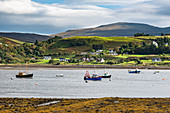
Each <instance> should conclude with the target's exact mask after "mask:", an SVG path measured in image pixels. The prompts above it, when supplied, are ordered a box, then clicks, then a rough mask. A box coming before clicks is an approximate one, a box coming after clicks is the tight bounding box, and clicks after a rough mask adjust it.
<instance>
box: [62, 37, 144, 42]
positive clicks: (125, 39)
mask: <svg viewBox="0 0 170 113" xmlns="http://www.w3.org/2000/svg"><path fill="white" fill-rule="evenodd" d="M72 39H87V40H88V39H89V40H101V41H114V42H141V41H143V40H141V39H138V38H134V37H99V36H75V37H70V38H64V39H63V40H72Z"/></svg>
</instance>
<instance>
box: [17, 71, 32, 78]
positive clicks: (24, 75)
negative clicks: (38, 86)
mask: <svg viewBox="0 0 170 113" xmlns="http://www.w3.org/2000/svg"><path fill="white" fill-rule="evenodd" d="M32 76H33V74H27V73H26V72H19V74H18V75H16V78H30V77H32Z"/></svg>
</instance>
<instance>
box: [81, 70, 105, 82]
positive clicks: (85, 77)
mask: <svg viewBox="0 0 170 113" xmlns="http://www.w3.org/2000/svg"><path fill="white" fill-rule="evenodd" d="M101 79H102V76H98V75H97V74H93V75H92V77H90V75H89V72H88V71H86V74H85V76H84V80H93V81H98V80H101Z"/></svg>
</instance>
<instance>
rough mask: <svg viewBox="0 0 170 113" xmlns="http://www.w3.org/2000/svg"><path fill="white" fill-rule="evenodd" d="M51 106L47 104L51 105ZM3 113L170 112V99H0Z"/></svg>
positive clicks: (0, 110) (0, 108)
mask: <svg viewBox="0 0 170 113" xmlns="http://www.w3.org/2000/svg"><path fill="white" fill-rule="evenodd" d="M49 102H51V104H46V105H43V104H45V103H49ZM0 112H2V113H10V112H14V113H20V112H28V113H36V112H44V113H49V112H51V113H64V112H74V113H80V112H81V113H83V112H84V113H85V112H106V113H111V112H114V113H115V112H126V113H133V112H136V113H139V112H154V113H158V112H159V113H168V112H170V98H112V97H110V98H99V99H50V98H49V99H46V98H0Z"/></svg>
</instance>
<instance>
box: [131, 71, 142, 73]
mask: <svg viewBox="0 0 170 113" xmlns="http://www.w3.org/2000/svg"><path fill="white" fill-rule="evenodd" d="M129 73H140V71H129Z"/></svg>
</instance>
